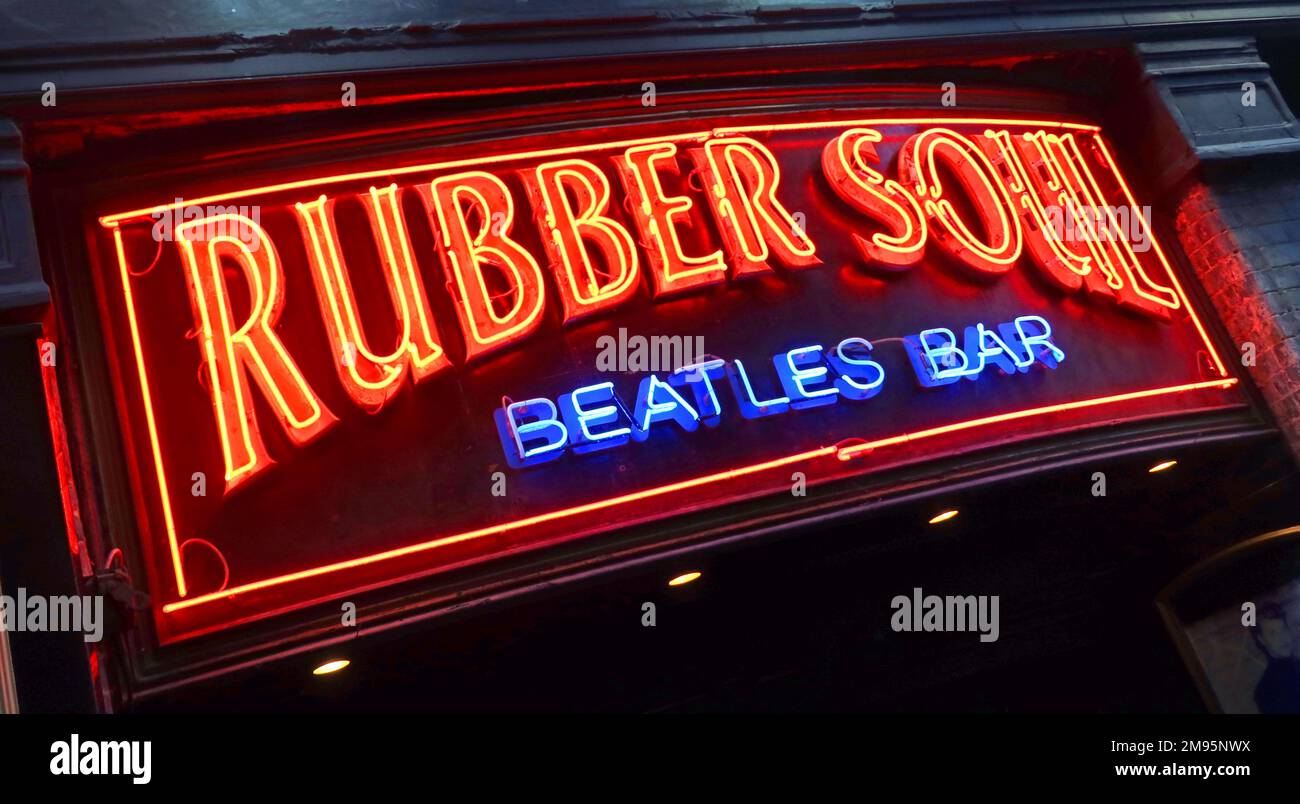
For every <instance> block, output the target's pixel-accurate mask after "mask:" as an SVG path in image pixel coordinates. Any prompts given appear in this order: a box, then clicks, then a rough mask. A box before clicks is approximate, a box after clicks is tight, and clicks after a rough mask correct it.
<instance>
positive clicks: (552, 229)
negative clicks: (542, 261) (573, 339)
mask: <svg viewBox="0 0 1300 804" xmlns="http://www.w3.org/2000/svg"><path fill="white" fill-rule="evenodd" d="M522 173H523V177H524V181H525V185H526V186H527V188H528V193H529V196H530V197H531V198H532V202H533V211H534V214H535V216H536V218H537V226H538V228H539V229H540V230H541V233H542V245H543V247H544V248H545V249H546V253H547V256H549V257H550V260H551V267H552V270H553V271H554V272H555V276H556V285H557V286H558V287H559V289H560V300H561V301H562V302H563V303H564V320H565V321H566V322H568V321H573V320H574V319H577V318H580V317H581V316H584V315H589V314H591V313H595V312H597V311H599V310H603V309H606V308H609V307H613V306H615V305H617V304H619V303H620V302H622V301H624V300H626V299H628V298H629V297H631V296H632V294H634V293H636V287H637V278H638V274H637V256H636V247H635V245H634V244H633V242H632V235H630V234H628V231H627V229H626V228H625V227H624V226H623V225H622V224H621V223H619V222H618V221H616V220H614V219H613V218H611V217H609V216H608V215H606V214H605V213H606V211H607V210H608V209H609V179H607V178H605V174H604V173H603V172H601V170H600V168H598V167H596V166H595V165H593V164H592V163H590V162H588V161H587V160H585V159H564V160H560V161H557V162H546V163H544V164H541V165H538V166H537V168H536V169H535V170H533V171H522ZM593 249H594V250H595V251H596V252H597V253H598V254H599V261H598V262H597V261H593V260H592V254H591V252H592V250H593Z"/></svg>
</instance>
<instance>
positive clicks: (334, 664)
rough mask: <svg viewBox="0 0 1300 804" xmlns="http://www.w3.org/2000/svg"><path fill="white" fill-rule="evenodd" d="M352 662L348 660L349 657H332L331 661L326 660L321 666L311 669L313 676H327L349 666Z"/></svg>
mask: <svg viewBox="0 0 1300 804" xmlns="http://www.w3.org/2000/svg"><path fill="white" fill-rule="evenodd" d="M350 664H352V662H350V661H348V660H347V659H331V660H330V661H328V662H326V663H325V664H322V665H321V666H320V667H317V668H316V669H315V670H313V671H311V674H312V675H313V676H327V675H329V674H330V673H337V672H338V671H340V670H342V669H343V668H345V667H347V666H348V665H350Z"/></svg>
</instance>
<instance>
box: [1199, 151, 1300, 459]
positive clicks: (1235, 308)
mask: <svg viewBox="0 0 1300 804" xmlns="http://www.w3.org/2000/svg"><path fill="white" fill-rule="evenodd" d="M1202 181H1203V183H1196V184H1194V185H1193V186H1192V187H1191V189H1190V190H1189V191H1188V192H1186V193H1185V194H1184V195H1183V198H1182V201H1181V202H1180V204H1179V207H1178V213H1177V218H1176V226H1177V230H1178V236H1179V239H1180V240H1181V241H1182V246H1183V249H1184V251H1185V252H1186V253H1187V255H1188V257H1189V258H1190V260H1191V264H1192V266H1193V268H1194V269H1195V271H1196V273H1197V275H1198V276H1199V277H1200V279H1201V283H1202V285H1203V286H1204V287H1205V289H1206V291H1207V293H1208V294H1209V296H1210V299H1211V301H1212V303H1213V305H1214V307H1215V309H1216V310H1217V311H1218V313H1219V316H1220V317H1221V318H1222V320H1223V322H1224V324H1225V326H1226V327H1227V330H1228V332H1229V334H1230V335H1231V337H1232V339H1233V341H1234V342H1235V343H1236V344H1237V349H1238V351H1237V353H1236V355H1235V359H1237V360H1238V361H1239V362H1240V361H1241V360H1242V358H1243V356H1244V354H1245V353H1244V351H1243V350H1242V347H1243V345H1244V344H1246V343H1248V342H1249V343H1253V344H1254V345H1255V364H1254V365H1253V366H1249V365H1248V366H1247V367H1246V369H1247V371H1249V373H1250V375H1251V377H1252V378H1253V379H1254V381H1255V384H1256V385H1257V386H1258V387H1259V388H1260V390H1261V392H1262V393H1263V395H1264V398H1265V400H1266V401H1267V403H1268V406H1269V408H1270V409H1271V410H1272V411H1273V415H1274V416H1275V417H1276V418H1277V421H1278V425H1279V426H1280V427H1281V429H1282V431H1283V434H1284V435H1285V437H1286V440H1287V442H1288V443H1289V444H1290V447H1291V451H1292V454H1294V455H1295V456H1296V458H1297V459H1298V460H1300V157H1295V156H1290V157H1287V158H1285V159H1263V160H1260V161H1258V162H1255V163H1254V164H1251V165H1249V166H1248V167H1247V166H1242V165H1240V164H1234V165H1233V167H1232V169H1231V170H1219V171H1210V172H1209V173H1207V176H1206V177H1205V178H1204V179H1203V180H1202Z"/></svg>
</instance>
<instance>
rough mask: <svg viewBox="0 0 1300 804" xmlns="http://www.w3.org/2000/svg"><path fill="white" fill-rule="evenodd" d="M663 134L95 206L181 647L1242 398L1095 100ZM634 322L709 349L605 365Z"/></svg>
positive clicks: (144, 500)
mask: <svg viewBox="0 0 1300 804" xmlns="http://www.w3.org/2000/svg"><path fill="white" fill-rule="evenodd" d="M705 122H706V121H700V123H701V124H703V123H705ZM637 134H638V136H629V137H625V138H621V139H617V140H602V141H598V142H591V141H585V140H584V139H583V135H582V132H580V131H579V132H574V133H571V134H568V135H565V136H559V137H555V138H552V141H551V142H549V143H548V144H547V147H530V145H532V144H531V143H528V142H526V141H521V142H518V143H516V144H512V145H507V146H506V147H500V146H494V148H493V150H492V152H491V153H487V154H484V153H481V152H478V151H477V150H476V147H475V146H474V145H473V144H472V143H467V144H465V145H462V146H456V147H454V148H450V149H447V148H444V149H441V150H440V151H439V155H438V157H437V158H436V159H426V160H423V161H420V160H418V159H407V160H405V161H404V162H403V163H402V164H401V165H387V166H385V165H374V166H369V167H367V168H366V169H362V170H354V171H351V172H334V173H330V172H329V171H328V170H325V171H318V172H317V173H318V175H319V177H316V178H303V179H300V180H293V181H284V182H280V183H277V184H261V185H258V184H257V183H256V182H255V181H250V182H249V189H247V190H243V191H237V192H227V193H221V194H215V195H207V196H202V195H201V193H200V194H198V195H199V196H200V197H196V198H193V199H192V200H190V201H188V202H184V201H182V202H175V203H170V204H162V205H158V206H141V207H138V208H134V209H129V210H126V211H121V212H112V213H110V214H105V215H103V216H102V217H100V218H99V227H98V229H99V231H100V233H101V237H100V243H101V244H102V246H103V252H102V253H101V257H102V264H103V265H104V266H106V270H105V272H104V273H103V275H102V278H103V288H102V290H103V309H104V316H105V321H106V326H107V329H108V333H109V334H110V336H112V337H111V341H112V344H113V348H114V350H115V351H114V356H115V358H116V359H115V365H116V367H117V370H118V371H119V377H120V379H121V383H120V386H121V403H122V411H123V423H124V427H125V429H126V431H127V432H128V434H129V438H128V441H129V443H130V444H131V448H132V455H131V457H132V460H133V461H134V466H135V468H136V469H137V473H136V477H135V480H136V483H137V493H138V500H139V509H140V510H139V513H140V520H141V528H142V533H143V536H142V540H143V542H144V544H143V545H142V549H143V550H144V552H145V555H146V557H147V561H146V563H147V564H148V566H149V567H150V571H151V575H150V583H151V587H152V589H153V590H154V591H155V597H156V598H157V599H159V600H161V601H162V605H160V606H159V607H158V610H157V612H156V622H157V624H158V626H159V632H160V634H161V635H162V637H163V639H164V640H171V639H177V638H182V637H185V636H189V635H192V634H194V633H202V632H205V631H208V630H211V629H214V628H220V627H223V626H225V625H228V624H230V623H231V622H234V621H238V620H242V619H247V618H255V617H258V616H264V615H266V614H268V613H271V612H274V611H279V610H282V609H285V608H289V607H293V606H297V605H303V604H306V603H309V602H311V601H314V600H320V599H322V598H324V597H328V596H331V595H336V594H340V593H343V592H346V591H347V590H348V589H356V588H361V587H363V586H375V585H379V584H383V583H386V582H388V581H390V580H392V579H394V578H399V577H400V578H404V577H411V576H415V575H421V574H427V573H431V572H434V571H436V570H439V569H441V568H444V567H448V566H453V565H463V564H466V563H469V562H474V561H479V560H484V559H486V558H490V557H493V556H495V555H498V554H501V553H503V552H507V551H515V550H518V549H519V548H521V547H539V546H544V545H548V544H553V543H556V542H558V541H563V540H565V539H568V538H576V537H577V536H579V535H584V534H590V533H596V532H598V531H600V530H602V529H605V528H608V527H609V526H610V525H611V524H612V523H617V522H620V521H621V522H633V521H644V520H647V519H654V518H656V517H660V516H663V515H665V513H666V511H668V510H671V506H665V505H664V502H665V501H668V500H671V501H672V502H673V503H680V504H682V505H689V506H692V507H702V506H709V505H717V504H719V503H721V502H725V501H727V500H733V499H737V498H739V497H744V496H752V495H756V494H763V493H770V492H771V491H772V490H773V489H778V488H781V487H782V486H783V485H784V484H785V482H786V478H783V476H782V470H784V469H787V468H789V467H792V466H798V467H799V469H800V471H805V472H806V474H807V476H808V477H809V478H810V480H812V481H813V482H816V481H818V480H822V479H826V480H828V479H832V478H837V477H844V476H847V475H853V474H859V473H862V472H870V471H879V470H881V469H883V468H885V467H887V466H890V465H894V464H895V463H897V462H909V461H915V460H923V459H925V458H927V457H930V456H932V455H934V454H937V453H940V452H952V451H956V450H964V449H972V448H976V447H978V446H980V445H981V444H982V443H985V442H986V440H987V439H989V438H993V437H995V436H996V437H997V438H998V439H1005V438H1006V437H1008V435H1007V434H1008V432H1015V433H1016V434H1017V437H1026V436H1028V435H1032V434H1036V433H1038V434H1045V433H1050V432H1056V431H1060V430H1062V429H1071V428H1074V427H1080V426H1086V425H1087V424H1088V423H1089V422H1094V421H1097V420H1098V419H1099V418H1102V417H1104V418H1106V419H1107V420H1113V419H1115V418H1116V417H1124V416H1133V417H1137V416H1144V415H1156V414H1160V413H1172V412H1178V411H1180V410H1194V409H1197V408H1203V407H1207V406H1213V405H1219V404H1223V403H1224V402H1225V400H1230V399H1235V396H1233V394H1235V391H1234V390H1233V389H1232V386H1233V385H1234V384H1235V383H1236V379H1235V378H1234V377H1232V376H1231V375H1230V374H1229V372H1228V370H1227V368H1226V367H1225V365H1224V363H1223V362H1222V360H1221V358H1220V357H1219V356H1218V354H1217V352H1216V351H1215V349H1214V346H1213V344H1212V342H1211V340H1210V339H1209V337H1208V335H1207V333H1206V329H1205V326H1204V324H1203V322H1202V321H1201V320H1200V318H1199V316H1198V314H1197V312H1196V310H1195V309H1193V307H1192V305H1191V304H1190V303H1189V301H1188V298H1187V295H1186V294H1185V293H1184V291H1183V289H1182V288H1181V286H1180V285H1179V281H1178V278H1177V275H1176V273H1175V271H1174V270H1173V268H1172V267H1171V265H1170V261H1169V259H1168V257H1167V256H1166V255H1165V253H1164V252H1163V251H1162V250H1161V247H1160V241H1159V238H1158V237H1157V236H1156V233H1155V232H1153V231H1151V224H1150V222H1149V221H1147V220H1146V219H1144V218H1135V219H1134V220H1136V221H1137V225H1138V226H1139V227H1141V228H1140V234H1141V243H1137V242H1131V241H1130V240H1128V239H1125V238H1116V237H1113V236H1109V229H1107V231H1105V232H1104V231H1102V230H1103V229H1106V228H1107V227H1105V226H1103V224H1104V223H1106V221H1107V218H1106V216H1107V215H1110V216H1112V217H1113V216H1114V214H1115V213H1114V210H1116V209H1129V208H1136V201H1135V199H1134V197H1133V195H1132V192H1131V190H1130V188H1129V187H1128V185H1127V183H1126V182H1125V180H1124V178H1123V176H1122V175H1121V173H1120V171H1119V169H1118V167H1117V164H1116V160H1115V158H1114V156H1113V155H1112V152H1111V150H1110V146H1108V145H1107V143H1106V142H1105V140H1104V138H1103V137H1102V135H1101V132H1100V131H1099V130H1098V129H1097V128H1096V127H1095V126H1090V125H1087V124H1084V123H1075V122H1065V121H1042V120H1023V119H1016V118H989V119H977V118H944V119H937V118H925V117H920V116H916V117H908V116H899V115H895V116H878V117H871V116H870V115H868V114H865V113H864V114H862V115H860V116H858V117H856V118H853V119H840V118H834V119H830V118H828V119H818V118H812V117H809V116H807V115H802V116H801V115H792V116H783V117H774V118H771V119H766V120H762V121H760V122H757V123H754V124H747V125H720V124H719V125H713V126H711V127H710V126H707V125H697V126H696V127H693V128H692V127H685V128H682V129H680V130H663V131H653V132H637ZM642 135H643V136H642ZM165 189H166V190H167V192H165V193H164V194H163V197H167V198H171V197H176V195H177V194H176V192H175V190H176V189H182V188H165ZM236 203H237V204H238V206H236ZM223 206H224V207H225V209H224V211H223V210H222V207H223ZM189 207H199V208H204V209H203V211H202V213H201V214H200V215H198V216H193V217H190V216H187V215H185V214H183V213H184V210H185V209H187V208H189ZM249 210H256V211H257V214H256V215H251V214H249V212H248V211H249ZM1062 211H1065V215H1066V216H1067V217H1068V218H1069V223H1070V224H1071V226H1070V228H1069V230H1070V236H1068V237H1063V236H1060V233H1059V231H1058V228H1059V227H1057V226H1056V225H1055V224H1054V221H1060V220H1061V215H1062ZM160 215H162V216H167V217H168V218H169V219H178V220H181V221H182V222H181V223H180V224H178V225H176V226H175V227H173V232H174V238H173V240H172V241H171V242H160V241H158V240H157V239H156V238H155V237H154V236H153V235H154V233H155V230H156V227H155V226H154V225H153V224H154V223H155V222H156V220H157V219H158V217H159V216H160ZM625 327H638V328H640V329H641V330H642V331H656V330H654V329H649V328H651V327H662V328H663V330H669V331H679V332H686V333H690V334H691V335H692V336H695V337H697V338H701V339H702V340H703V341H704V342H705V343H708V344H709V354H708V355H705V356H702V357H699V358H697V359H695V360H694V361H693V362H692V363H690V364H689V365H686V366H681V367H677V368H676V370H672V371H655V372H652V373H649V374H648V375H645V376H628V375H625V374H622V373H617V372H615V373H610V374H606V375H604V376H602V375H600V374H599V373H597V372H599V371H600V370H601V369H600V368H599V367H598V366H597V365H596V363H595V360H594V356H595V351H596V350H595V348H594V344H595V342H596V341H597V339H598V338H600V337H601V336H602V335H604V336H605V337H607V338H608V337H609V336H608V335H606V333H607V332H608V331H610V330H612V329H619V328H625ZM620 337H621V335H620ZM1067 354H1068V355H1069V358H1068V360H1067V357H1066V356H1067ZM718 355H728V357H725V358H724V357H719V356H718ZM190 366H197V367H198V371H197V372H193V373H192V372H190V371H189V369H188V368H187V367H190ZM1062 367H1065V368H1063V369H1062V370H1058V371H1054V370H1053V369H1058V368H1062ZM909 375H910V377H911V378H912V380H911V381H909V382H907V383H903V382H901V378H904V377H908V376H909ZM994 375H997V376H994ZM858 403H865V404H858ZM1102 409H1104V411H1103V410H1102ZM1026 420H1033V421H1036V422H1037V425H1036V426H1035V427H1029V426H1028V425H1027V424H1025V421H1026ZM1011 422H1014V423H1015V425H1011V424H1009V423H1011ZM624 447H626V448H625V449H623V448H624ZM633 447H634V448H633ZM884 448H890V449H889V450H885V449H884ZM886 452H889V453H891V454H888V455H886V454H885V453H886ZM561 458H564V460H559V459H561ZM543 465H545V468H540V467H542V466H543ZM503 470H504V471H506V472H507V473H508V481H509V483H508V485H509V487H510V488H511V491H510V492H509V493H508V494H506V495H505V496H504V497H496V496H493V495H491V493H490V492H489V491H488V489H489V488H490V486H491V483H490V481H489V478H491V477H493V476H495V474H496V473H498V472H501V471H503ZM786 474H788V472H787V473H786ZM196 476H202V477H205V478H207V477H211V478H213V483H212V487H211V489H210V490H209V491H206V492H205V493H204V494H194V493H190V492H191V489H190V488H189V487H190V486H191V485H192V484H193V483H197V482H198V481H194V480H193V478H194V477H196ZM430 487H433V488H434V489H436V491H430ZM375 499H382V500H383V501H384V504H383V505H381V506H372V505H367V504H366V501H368V500H375ZM376 512H378V513H376ZM275 533H281V534H292V535H289V536H281V537H275V536H273V534H275ZM257 534H260V535H257ZM277 538H278V541H277ZM267 540H270V541H269V542H268V541H267ZM290 542H292V546H290ZM213 566H218V567H220V568H221V571H220V572H215V571H213V570H212V567H213Z"/></svg>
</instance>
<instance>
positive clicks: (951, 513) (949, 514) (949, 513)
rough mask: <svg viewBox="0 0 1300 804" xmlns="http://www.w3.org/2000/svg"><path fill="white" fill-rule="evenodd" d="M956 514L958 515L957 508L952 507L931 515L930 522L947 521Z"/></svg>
mask: <svg viewBox="0 0 1300 804" xmlns="http://www.w3.org/2000/svg"><path fill="white" fill-rule="evenodd" d="M955 516H957V509H955V508H950V509H948V510H947V511H944V512H943V513H942V514H935V515H934V516H932V517H930V524H931V525H938V524H939V523H940V522H947V521H948V520H949V519H952V518H953V517H955Z"/></svg>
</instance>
